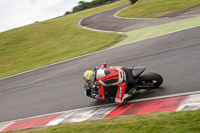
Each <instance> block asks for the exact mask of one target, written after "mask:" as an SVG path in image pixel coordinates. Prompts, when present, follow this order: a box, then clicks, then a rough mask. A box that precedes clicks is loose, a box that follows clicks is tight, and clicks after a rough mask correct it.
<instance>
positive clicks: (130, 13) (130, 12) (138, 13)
mask: <svg viewBox="0 0 200 133" xmlns="http://www.w3.org/2000/svg"><path fill="white" fill-rule="evenodd" d="M199 4H200V1H199V0H138V2H136V4H134V5H132V6H130V7H128V8H126V9H124V10H123V11H121V12H120V13H118V16H121V17H128V18H156V17H160V16H163V15H166V14H170V13H174V12H177V11H181V10H184V9H187V8H190V7H193V6H196V5H199Z"/></svg>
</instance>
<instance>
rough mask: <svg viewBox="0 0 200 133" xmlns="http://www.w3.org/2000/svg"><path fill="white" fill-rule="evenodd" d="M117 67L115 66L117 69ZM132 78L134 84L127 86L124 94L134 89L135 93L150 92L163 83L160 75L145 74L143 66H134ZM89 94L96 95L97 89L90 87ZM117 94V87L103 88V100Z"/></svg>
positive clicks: (153, 73)
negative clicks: (141, 90)
mask: <svg viewBox="0 0 200 133" xmlns="http://www.w3.org/2000/svg"><path fill="white" fill-rule="evenodd" d="M117 67H118V66H116V68H117ZM131 70H132V75H131V76H132V77H133V78H134V84H128V86H127V89H126V93H128V91H129V90H130V89H132V88H136V89H137V91H139V90H140V89H145V90H151V89H155V88H159V87H160V86H161V84H162V83H163V78H162V76H161V75H160V74H158V73H155V72H146V73H144V71H145V70H146V68H145V67H144V66H134V67H132V69H131ZM90 89H91V94H94V95H97V94H98V89H97V88H95V87H91V88H90ZM116 92H117V86H109V87H105V89H104V93H105V98H106V99H110V98H114V97H115V95H116Z"/></svg>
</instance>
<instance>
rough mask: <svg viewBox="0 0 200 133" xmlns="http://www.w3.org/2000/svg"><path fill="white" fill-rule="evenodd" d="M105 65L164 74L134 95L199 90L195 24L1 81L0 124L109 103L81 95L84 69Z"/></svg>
mask: <svg viewBox="0 0 200 133" xmlns="http://www.w3.org/2000/svg"><path fill="white" fill-rule="evenodd" d="M103 62H107V63H108V65H122V66H126V67H132V66H133V65H136V64H137V65H144V66H146V67H147V71H154V72H158V73H160V74H161V75H163V78H164V83H163V85H162V87H161V88H159V89H156V90H152V91H148V92H140V93H137V94H136V95H135V97H133V99H139V98H148V97H153V96H164V95H169V94H177V93H183V92H192V91H199V90H200V89H199V86H200V82H199V77H200V72H199V70H200V27H196V28H191V29H188V30H183V31H180V32H176V33H172V34H168V35H164V36H160V37H155V38H152V39H147V40H144V41H140V42H136V43H132V44H129V45H124V46H121V47H117V48H113V49H109V50H105V51H101V52H97V53H95V54H90V55H86V56H83V57H80V58H76V59H73V60H69V61H66V62H62V63H59V64H57V65H52V66H49V67H45V68H41V69H38V70H35V71H31V72H28V73H24V74H21V75H18V76H14V77H10V78H6V79H3V80H0V122H4V121H9V120H14V119H20V118H25V117H30V116H35V115H41V114H46V113H53V112H59V111H65V110H70V109H76V108H81V107H88V106H94V105H101V104H106V103H112V102H114V101H112V100H110V101H95V100H92V99H90V98H87V97H85V95H84V93H83V80H82V75H83V73H84V71H85V70H87V69H89V68H93V67H95V66H96V65H98V64H99V65H100V64H101V63H103Z"/></svg>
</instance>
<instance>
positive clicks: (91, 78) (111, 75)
mask: <svg viewBox="0 0 200 133" xmlns="http://www.w3.org/2000/svg"><path fill="white" fill-rule="evenodd" d="M83 79H84V80H85V85H84V88H85V90H86V91H85V93H86V95H87V96H89V97H91V98H94V99H105V94H104V89H105V88H106V87H108V89H109V87H110V86H117V88H118V89H117V93H116V96H115V102H116V103H117V104H118V105H124V104H126V101H127V99H128V97H131V96H132V95H133V94H134V93H135V92H136V89H135V88H133V89H131V90H129V92H128V93H126V90H127V87H128V84H134V77H133V75H132V69H128V68H122V67H112V66H111V67H110V68H106V63H104V64H102V65H101V66H100V67H99V68H95V69H94V70H87V71H86V72H85V73H84V77H83ZM92 87H95V88H97V89H98V94H97V95H95V94H91V88H92Z"/></svg>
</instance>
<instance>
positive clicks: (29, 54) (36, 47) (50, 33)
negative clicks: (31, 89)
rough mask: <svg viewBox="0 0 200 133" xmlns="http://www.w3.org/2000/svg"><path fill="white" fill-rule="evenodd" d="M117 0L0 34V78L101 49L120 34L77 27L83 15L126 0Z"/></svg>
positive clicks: (110, 7)
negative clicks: (117, 0) (116, 0)
mask: <svg viewBox="0 0 200 133" xmlns="http://www.w3.org/2000/svg"><path fill="white" fill-rule="evenodd" d="M128 2H129V1H128V0H121V1H119V2H115V3H112V4H108V5H104V6H101V7H97V8H93V9H89V10H85V11H82V12H79V13H75V14H71V15H68V16H64V17H59V18H55V19H51V20H48V21H44V22H40V23H35V24H31V25H28V26H24V27H21V28H17V29H14V30H10V31H7V32H3V33H0V78H3V77H6V76H9V75H12V74H16V73H20V72H23V71H27V70H30V69H34V68H38V67H42V66H45V65H48V64H52V63H56V62H59V61H63V60H66V59H70V58H73V57H77V56H81V55H85V54H87V53H91V52H95V51H98V50H101V49H103V48H105V47H108V46H110V45H111V44H114V43H116V42H117V41H118V40H119V39H120V38H121V37H122V35H120V34H114V33H112V34H111V33H101V32H95V31H90V30H85V29H82V28H80V27H78V26H77V25H76V24H77V22H78V21H79V20H80V19H81V18H84V17H86V16H89V15H92V14H96V13H99V12H102V11H105V10H109V9H112V8H115V7H118V6H120V5H124V4H126V3H128Z"/></svg>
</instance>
